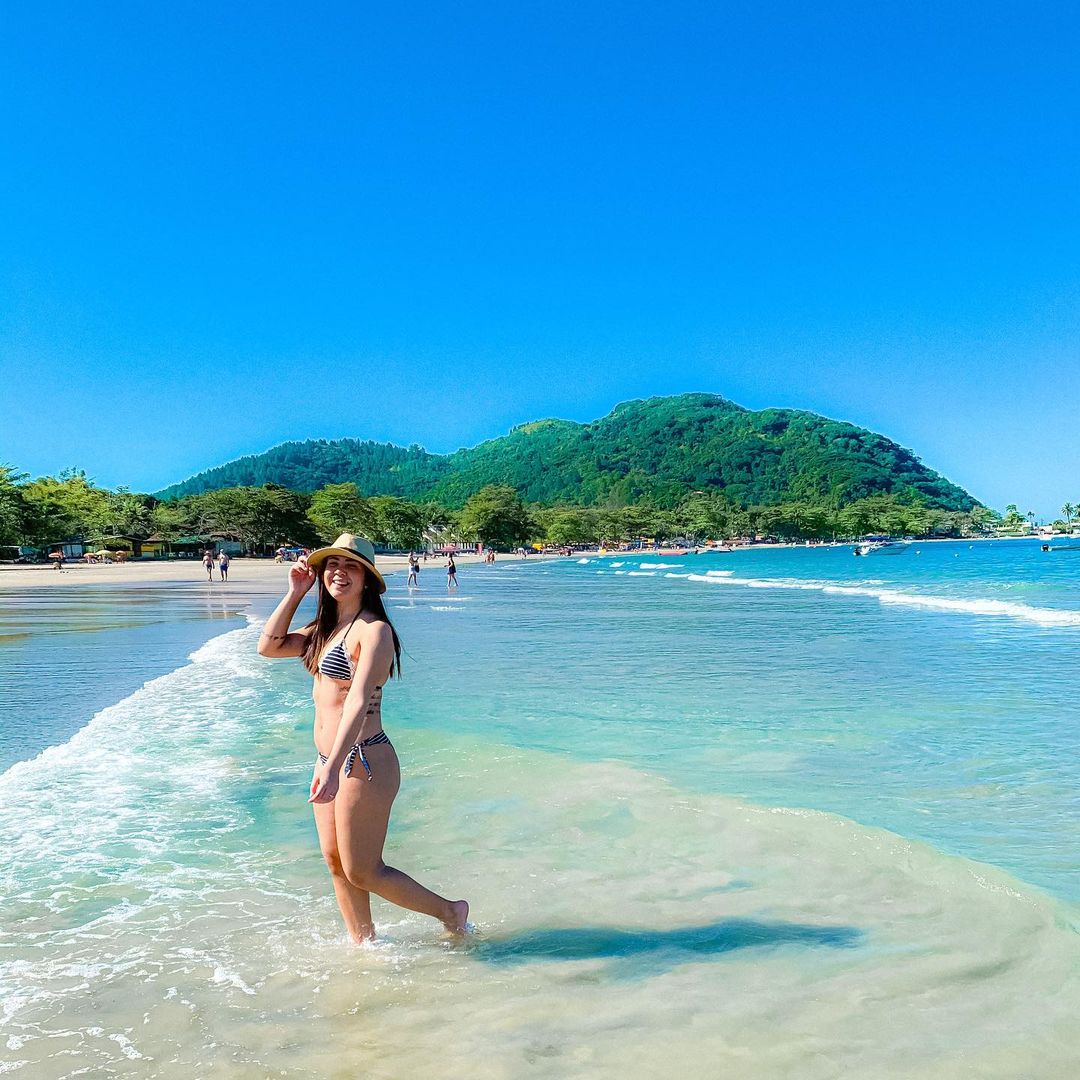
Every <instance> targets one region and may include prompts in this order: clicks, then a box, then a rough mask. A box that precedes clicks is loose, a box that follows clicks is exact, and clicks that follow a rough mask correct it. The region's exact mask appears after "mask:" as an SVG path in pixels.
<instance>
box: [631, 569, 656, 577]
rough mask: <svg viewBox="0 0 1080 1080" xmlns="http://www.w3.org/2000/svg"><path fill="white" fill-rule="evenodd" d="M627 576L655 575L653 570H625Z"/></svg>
mask: <svg viewBox="0 0 1080 1080" xmlns="http://www.w3.org/2000/svg"><path fill="white" fill-rule="evenodd" d="M626 576H627V577H656V571H655V570H630V571H628V572H627V575H626Z"/></svg>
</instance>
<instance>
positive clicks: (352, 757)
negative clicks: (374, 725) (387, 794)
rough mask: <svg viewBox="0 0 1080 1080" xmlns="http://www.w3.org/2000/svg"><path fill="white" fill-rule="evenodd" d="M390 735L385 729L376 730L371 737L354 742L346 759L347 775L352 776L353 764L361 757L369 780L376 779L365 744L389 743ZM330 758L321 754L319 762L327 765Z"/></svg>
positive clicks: (378, 744) (379, 744)
mask: <svg viewBox="0 0 1080 1080" xmlns="http://www.w3.org/2000/svg"><path fill="white" fill-rule="evenodd" d="M389 741H390V736H389V735H387V734H386V732H385V731H376V732H375V734H374V735H372V736H371V738H370V739H365V740H364V741H363V742H358V743H353V748H352V749H351V750H350V751H349V756H348V757H347V758H346V759H345V775H346V776H352V770H353V766H354V765H355V764H356V759H357V758H360V764H361V765H363V766H364V772H366V773H367V778H368V779H369V780H374V779H375V777H373V776H372V775H371V766H370V765H369V764H368V761H367V758H366V757H364V747H365V746H382V744H383V743H388V742H389ZM328 760H329V758H327V756H326V755H325V754H320V755H319V762H320V764H322V765H325V764H326V763H327V761H328Z"/></svg>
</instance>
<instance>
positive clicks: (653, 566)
mask: <svg viewBox="0 0 1080 1080" xmlns="http://www.w3.org/2000/svg"><path fill="white" fill-rule="evenodd" d="M682 565H683V564H682V563H681V562H641V563H638V566H640V567H641V568H642V570H644V569H646V568H648V569H649V570H674V569H675V568H676V567H679V566H682Z"/></svg>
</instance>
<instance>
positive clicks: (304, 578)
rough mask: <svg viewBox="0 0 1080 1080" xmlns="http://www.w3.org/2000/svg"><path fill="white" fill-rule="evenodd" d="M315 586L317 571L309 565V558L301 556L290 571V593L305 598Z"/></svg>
mask: <svg viewBox="0 0 1080 1080" xmlns="http://www.w3.org/2000/svg"><path fill="white" fill-rule="evenodd" d="M314 584H315V571H314V570H312V569H311V567H310V566H308V564H307V556H306V555H301V556H300V558H299V559H297V560H296V563H295V565H294V566H293V567H292V568H291V569H290V570H289V592H291V593H296V594H297V595H298V596H303V595H304V593H306V592H307V591H308V589H310V588H311V586H312V585H314Z"/></svg>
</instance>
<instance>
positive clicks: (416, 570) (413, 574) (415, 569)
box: [405, 551, 420, 589]
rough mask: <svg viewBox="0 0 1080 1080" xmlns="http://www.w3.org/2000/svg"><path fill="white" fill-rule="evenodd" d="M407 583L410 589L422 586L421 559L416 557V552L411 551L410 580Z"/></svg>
mask: <svg viewBox="0 0 1080 1080" xmlns="http://www.w3.org/2000/svg"><path fill="white" fill-rule="evenodd" d="M405 584H406V585H407V586H408V587H409V588H410V589H415V588H419V586H420V560H419V559H418V558H417V557H416V553H415V552H412V551H410V552H409V580H408V581H406V582H405Z"/></svg>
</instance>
